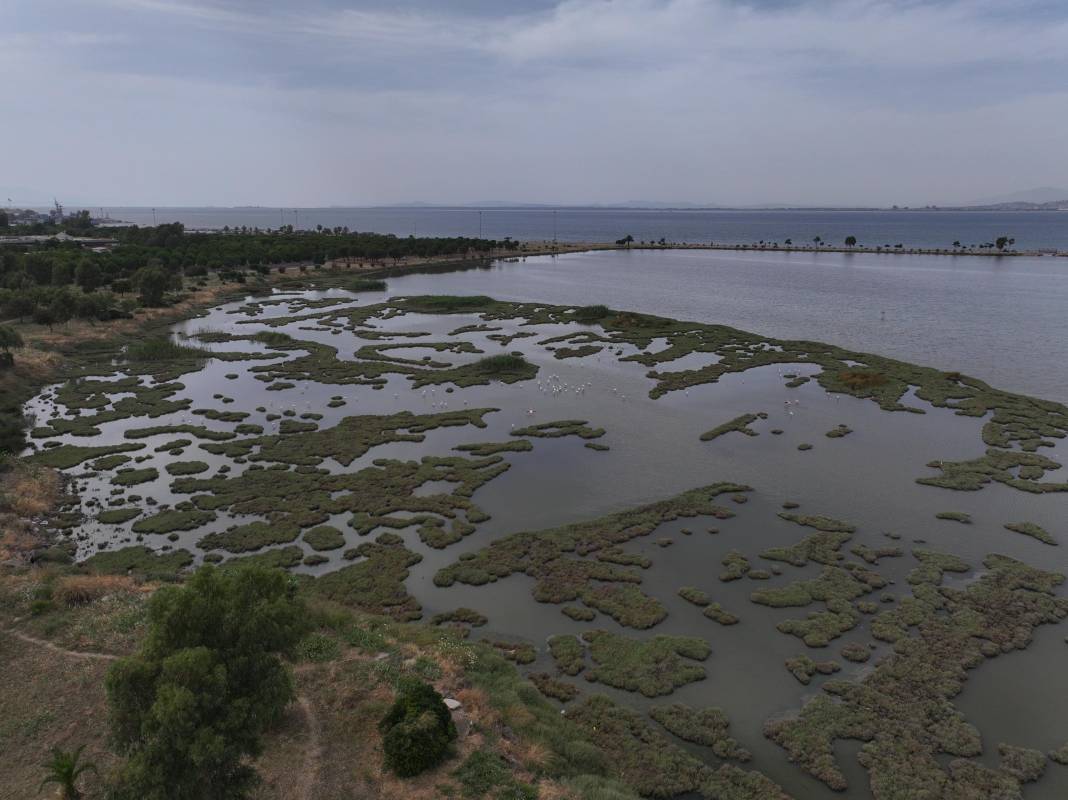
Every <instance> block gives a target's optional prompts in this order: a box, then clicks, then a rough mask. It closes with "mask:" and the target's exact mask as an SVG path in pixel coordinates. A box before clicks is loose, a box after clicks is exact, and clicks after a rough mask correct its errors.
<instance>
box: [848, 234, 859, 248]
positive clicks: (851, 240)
mask: <svg viewBox="0 0 1068 800" xmlns="http://www.w3.org/2000/svg"><path fill="white" fill-rule="evenodd" d="M845 246H846V247H856V246H857V237H856V236H847V237H846V238H845Z"/></svg>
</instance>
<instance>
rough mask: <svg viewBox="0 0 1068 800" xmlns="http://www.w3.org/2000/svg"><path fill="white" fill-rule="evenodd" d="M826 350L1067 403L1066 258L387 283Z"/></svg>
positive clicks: (629, 259)
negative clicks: (726, 330) (656, 319)
mask: <svg viewBox="0 0 1068 800" xmlns="http://www.w3.org/2000/svg"><path fill="white" fill-rule="evenodd" d="M390 290H391V291H392V292H394V293H396V294H429V293H451V294H487V295H489V296H491V297H496V298H500V299H505V300H522V301H543V302H547V303H560V304H565V305H567V304H573V305H586V304H595V303H603V304H605V305H607V306H609V307H610V308H618V309H630V310H634V311H642V312H644V313H647V314H658V315H660V316H664V317H671V318H672V319H685V320H696V321H699V322H711V323H716V324H719V325H730V326H733V327H736V328H741V329H742V330H747V331H756V332H758V333H761V334H764V335H766V336H776V337H779V338H781V339H811V340H813V341H818V342H830V343H831V344H837V345H840V346H842V347H848V348H851V349H854V350H860V351H863V352H868V353H878V354H879V355H884V356H891V357H894V358H899V359H902V360H904V361H910V362H913V363H916V364H925V365H929V366H933V367H938V368H940V369H947V370H959V371H961V372H963V373H965V374H967V375H974V376H975V377H978V378H982V379H983V380H986V381H987V382H989V383H990V384H991V385H993V386H997V387H998V388H999V389H1008V390H1011V391H1016V392H1022V393H1024V394H1030V395H1034V396H1037V397H1044V398H1047V399H1050V400H1059V401H1061V402H1068V358H1066V355H1068V345H1066V342H1068V259H1064V258H1025V257H1012V258H978V257H971V256H957V257H954V256H892V255H876V254H861V253H854V254H849V253H753V252H739V253H732V252H724V251H709V250H664V251H649V250H631V251H602V252H591V253H574V254H568V255H562V256H557V257H555V258H551V257H536V258H527V259H526V260H524V261H520V262H518V263H513V262H498V263H497V264H495V265H494V266H493V267H490V268H486V269H475V270H469V271H466V272H451V273H447V274H437V275H408V276H402V277H398V278H394V279H391V280H390Z"/></svg>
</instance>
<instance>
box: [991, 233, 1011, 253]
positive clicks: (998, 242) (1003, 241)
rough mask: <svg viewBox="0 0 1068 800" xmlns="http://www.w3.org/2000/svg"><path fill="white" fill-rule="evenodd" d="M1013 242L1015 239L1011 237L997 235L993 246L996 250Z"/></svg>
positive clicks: (1002, 248)
mask: <svg viewBox="0 0 1068 800" xmlns="http://www.w3.org/2000/svg"><path fill="white" fill-rule="evenodd" d="M1014 244H1016V240H1015V239H1011V238H1009V237H1008V236H999V237H998V238H997V239H995V240H994V246H995V247H996V248H997V249H998V250H1004V249H1005V248H1006V247H1007V246H1009V245H1014Z"/></svg>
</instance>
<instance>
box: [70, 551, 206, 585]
mask: <svg viewBox="0 0 1068 800" xmlns="http://www.w3.org/2000/svg"><path fill="white" fill-rule="evenodd" d="M192 563H193V555H192V553H190V552H189V551H188V550H174V551H171V552H169V553H156V552H154V551H152V550H149V549H148V548H147V547H142V546H140V545H135V546H132V547H123V548H121V549H119V550H104V551H102V552H99V553H96V554H94V555H92V556H90V557H89V558H87V559H86V560H85V561H84V562H82V566H83V567H85V568H86V569H88V570H89V571H91V572H100V573H104V574H108V575H126V574H128V573H134V574H136V575H144V576H146V577H149V578H160V579H164V580H174V578H176V577H177V575H178V573H179V572H180V571H181V570H183V569H185V568H186V567H188V566H189V565H190V564H192Z"/></svg>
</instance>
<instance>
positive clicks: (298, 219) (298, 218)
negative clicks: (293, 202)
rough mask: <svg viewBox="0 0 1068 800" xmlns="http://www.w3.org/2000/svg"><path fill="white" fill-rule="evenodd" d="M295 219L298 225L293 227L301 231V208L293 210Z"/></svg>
mask: <svg viewBox="0 0 1068 800" xmlns="http://www.w3.org/2000/svg"><path fill="white" fill-rule="evenodd" d="M293 218H294V219H295V220H296V223H297V224H296V225H294V226H293V227H294V228H296V229H297V230H298V231H299V230H300V209H299V208H294V209H293Z"/></svg>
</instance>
